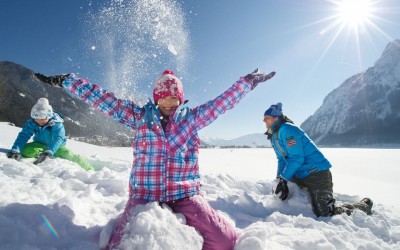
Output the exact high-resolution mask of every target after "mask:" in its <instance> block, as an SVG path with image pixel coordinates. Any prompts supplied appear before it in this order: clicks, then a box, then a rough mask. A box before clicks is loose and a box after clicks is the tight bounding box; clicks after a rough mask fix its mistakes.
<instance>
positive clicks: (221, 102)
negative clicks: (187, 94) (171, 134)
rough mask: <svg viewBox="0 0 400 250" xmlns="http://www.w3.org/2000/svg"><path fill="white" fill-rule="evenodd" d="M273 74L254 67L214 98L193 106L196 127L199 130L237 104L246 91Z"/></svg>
mask: <svg viewBox="0 0 400 250" xmlns="http://www.w3.org/2000/svg"><path fill="white" fill-rule="evenodd" d="M274 75H275V72H271V73H268V74H265V73H261V72H260V71H259V70H258V69H256V70H254V71H253V72H252V73H250V74H247V75H246V76H244V77H241V78H240V79H239V80H238V81H237V82H235V83H234V84H233V85H232V86H231V87H230V88H229V89H228V90H226V91H225V92H224V93H222V94H221V95H219V96H218V97H217V98H215V99H214V100H211V101H209V102H207V103H205V104H203V105H200V106H198V107H197V108H195V109H194V111H195V112H196V121H195V122H196V124H195V126H196V129H197V130H200V129H201V128H203V127H205V126H207V125H209V124H210V123H211V122H213V121H215V120H216V119H217V118H218V116H219V115H221V114H223V113H225V111H227V110H229V109H232V108H233V107H235V106H236V104H238V103H239V102H240V100H241V99H242V98H243V97H244V96H245V95H246V94H247V93H248V92H250V91H251V90H253V89H254V88H255V87H256V86H257V85H258V84H259V83H261V82H265V81H267V80H268V79H270V78H272V77H273V76H274Z"/></svg>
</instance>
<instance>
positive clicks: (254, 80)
mask: <svg viewBox="0 0 400 250" xmlns="http://www.w3.org/2000/svg"><path fill="white" fill-rule="evenodd" d="M275 73H276V72H275V71H272V72H271V73H269V74H264V73H261V72H260V71H259V70H258V68H257V69H255V70H254V71H253V72H251V73H250V74H247V75H246V76H245V77H244V78H246V79H247V80H249V81H250V82H251V89H254V88H255V87H256V86H257V85H258V84H259V83H260V82H265V81H266V80H268V79H270V78H272V77H273V76H274V75H275Z"/></svg>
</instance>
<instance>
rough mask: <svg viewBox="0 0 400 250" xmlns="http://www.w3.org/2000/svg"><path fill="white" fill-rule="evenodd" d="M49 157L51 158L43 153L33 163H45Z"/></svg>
mask: <svg viewBox="0 0 400 250" xmlns="http://www.w3.org/2000/svg"><path fill="white" fill-rule="evenodd" d="M49 156H50V154H49V153H47V152H44V153H41V154H39V155H38V158H37V159H36V160H35V161H34V162H33V164H35V165H37V164H39V163H41V162H44V161H45V160H46V159H47V157H49Z"/></svg>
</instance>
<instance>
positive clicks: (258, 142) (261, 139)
mask: <svg viewBox="0 0 400 250" xmlns="http://www.w3.org/2000/svg"><path fill="white" fill-rule="evenodd" d="M201 140H202V141H203V142H204V143H205V144H206V145H207V146H214V147H250V148H253V147H254V148H255V147H271V143H270V142H269V140H268V139H267V136H266V135H264V134H262V133H256V134H249V135H244V136H241V137H238V138H236V139H231V140H225V139H218V138H212V137H201Z"/></svg>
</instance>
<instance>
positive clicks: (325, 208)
mask: <svg viewBox="0 0 400 250" xmlns="http://www.w3.org/2000/svg"><path fill="white" fill-rule="evenodd" d="M292 181H293V182H294V183H296V184H297V185H299V186H300V187H301V188H304V187H305V188H307V190H308V193H309V194H310V196H311V203H312V207H313V212H314V214H315V215H316V216H318V217H319V216H332V215H336V214H341V213H346V214H348V215H350V214H351V213H352V212H353V210H354V209H359V210H361V211H364V212H365V213H366V214H371V208H370V207H369V206H368V205H367V204H366V203H364V202H357V203H354V204H343V205H341V206H339V207H337V206H335V199H334V197H333V183H332V174H331V171H330V170H325V171H321V172H318V173H315V174H313V175H310V176H308V177H306V178H304V179H301V180H300V179H297V178H293V179H292Z"/></svg>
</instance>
